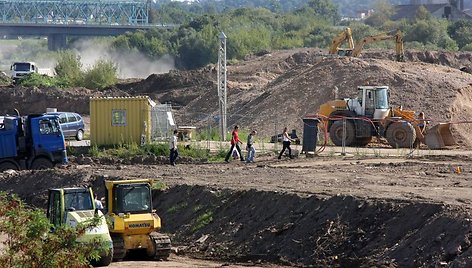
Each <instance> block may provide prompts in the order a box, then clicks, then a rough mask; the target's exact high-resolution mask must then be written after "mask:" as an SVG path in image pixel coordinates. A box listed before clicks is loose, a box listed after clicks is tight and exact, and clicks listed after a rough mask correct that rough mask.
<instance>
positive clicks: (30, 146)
mask: <svg viewBox="0 0 472 268" xmlns="http://www.w3.org/2000/svg"><path fill="white" fill-rule="evenodd" d="M2 125H3V127H2V128H0V145H1V146H0V171H4V170H7V169H13V170H20V169H47V168H52V167H53V166H54V165H55V164H59V163H63V164H65V163H67V154H66V147H65V142H64V135H63V133H62V131H61V127H60V125H59V119H58V117H57V116H54V115H28V116H24V117H21V116H6V117H4V118H3V123H2Z"/></svg>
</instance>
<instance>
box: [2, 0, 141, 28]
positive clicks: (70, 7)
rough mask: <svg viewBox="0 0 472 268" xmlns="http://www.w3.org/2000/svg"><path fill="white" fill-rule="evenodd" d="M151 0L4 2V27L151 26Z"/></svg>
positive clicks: (27, 0) (15, 0) (12, 0)
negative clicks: (47, 25) (20, 25)
mask: <svg viewBox="0 0 472 268" xmlns="http://www.w3.org/2000/svg"><path fill="white" fill-rule="evenodd" d="M149 8H150V7H149V2H148V1H147V0H127V1H124V0H115V1H113V0H100V1H98V0H41V1H34V0H3V1H0V23H37V24H106V25H147V24H149Z"/></svg>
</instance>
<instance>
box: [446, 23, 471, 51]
mask: <svg viewBox="0 0 472 268" xmlns="http://www.w3.org/2000/svg"><path fill="white" fill-rule="evenodd" d="M447 32H448V33H449V35H450V36H451V38H452V39H453V40H455V41H456V43H457V45H458V46H459V48H460V49H462V48H464V47H465V46H468V47H470V45H472V21H471V20H458V21H456V22H454V23H453V24H451V25H449V27H448V28H447Z"/></svg>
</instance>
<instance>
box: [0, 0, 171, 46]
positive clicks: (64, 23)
mask: <svg viewBox="0 0 472 268" xmlns="http://www.w3.org/2000/svg"><path fill="white" fill-rule="evenodd" d="M150 5H151V3H150V1H149V0H0V36H21V35H35V36H47V37H48V48H49V49H50V50H58V49H61V48H64V47H65V46H66V40H67V37H68V36H103V35H110V36H113V35H120V34H123V33H125V32H127V31H135V30H138V29H150V28H152V27H156V25H150V24H149V9H150ZM157 27H159V26H157ZM161 27H163V26H162V25H161Z"/></svg>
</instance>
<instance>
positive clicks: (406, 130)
mask: <svg viewBox="0 0 472 268" xmlns="http://www.w3.org/2000/svg"><path fill="white" fill-rule="evenodd" d="M385 137H386V138H387V141H388V144H390V146H392V147H393V148H410V147H411V146H413V144H414V142H415V140H416V132H415V128H414V127H413V126H412V125H411V124H410V123H409V122H394V123H392V124H390V125H389V126H388V127H387V131H386V133H385Z"/></svg>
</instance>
